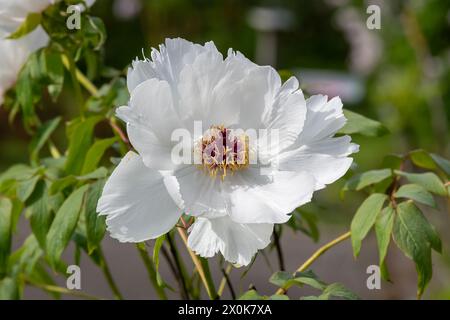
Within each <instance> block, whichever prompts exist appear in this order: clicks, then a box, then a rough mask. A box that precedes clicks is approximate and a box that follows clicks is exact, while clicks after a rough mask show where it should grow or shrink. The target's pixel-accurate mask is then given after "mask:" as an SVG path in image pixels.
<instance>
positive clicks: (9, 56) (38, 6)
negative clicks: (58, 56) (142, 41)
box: [0, 0, 95, 105]
mask: <svg viewBox="0 0 450 320" xmlns="http://www.w3.org/2000/svg"><path fill="white" fill-rule="evenodd" d="M55 2H57V1H55V0H0V105H1V104H3V100H4V94H5V92H6V91H7V90H9V89H10V88H11V87H12V86H13V85H14V83H15V82H16V80H17V75H18V74H19V72H20V69H21V68H22V67H23V65H24V64H25V62H26V61H27V59H28V57H29V56H30V54H32V53H33V52H35V51H36V50H39V49H40V48H43V47H45V46H46V45H47V43H48V40H49V39H48V36H47V34H46V33H45V31H44V30H43V29H42V27H41V26H38V27H37V28H36V29H35V30H33V31H32V32H31V33H30V34H28V35H26V36H24V37H22V38H20V39H17V40H8V39H6V38H7V37H8V36H9V35H10V34H12V33H13V32H14V31H15V30H17V28H18V27H19V26H20V25H21V24H22V23H23V22H24V21H25V20H26V18H27V16H28V15H29V14H30V13H34V12H42V11H43V10H45V9H46V8H47V7H48V6H49V5H51V4H54V3H55ZM94 2H95V0H88V1H86V4H87V5H88V6H91V5H92V4H93V3H94Z"/></svg>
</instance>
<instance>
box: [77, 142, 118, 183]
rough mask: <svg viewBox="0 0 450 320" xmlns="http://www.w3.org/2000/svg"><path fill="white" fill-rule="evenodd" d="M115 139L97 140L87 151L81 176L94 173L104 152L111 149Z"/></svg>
mask: <svg viewBox="0 0 450 320" xmlns="http://www.w3.org/2000/svg"><path fill="white" fill-rule="evenodd" d="M116 141H117V138H110V139H102V140H97V141H96V142H95V143H94V144H93V145H92V146H91V147H90V148H89V150H88V152H87V154H86V160H85V161H84V165H83V169H82V170H81V173H82V174H87V173H89V172H92V171H94V170H95V169H96V168H97V165H98V164H99V162H100V160H101V159H102V157H103V155H104V154H105V152H106V150H107V149H108V148H109V147H111V146H112V145H113V144H114V142H116Z"/></svg>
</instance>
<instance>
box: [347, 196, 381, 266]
mask: <svg viewBox="0 0 450 320" xmlns="http://www.w3.org/2000/svg"><path fill="white" fill-rule="evenodd" d="M386 199H387V196H386V195H384V194H379V193H374V194H372V195H370V196H369V197H368V198H367V199H366V200H365V201H364V202H363V203H362V204H361V206H360V207H359V209H358V210H357V211H356V213H355V216H354V217H353V220H352V224H351V226H350V230H351V233H352V247H353V255H354V256H355V257H357V256H358V255H359V251H360V250H361V242H362V240H363V239H364V238H365V237H366V235H367V233H368V232H369V230H370V229H371V228H372V226H373V225H374V223H375V221H376V219H377V215H378V213H379V212H380V211H381V208H382V207H383V204H384V203H385V201H386Z"/></svg>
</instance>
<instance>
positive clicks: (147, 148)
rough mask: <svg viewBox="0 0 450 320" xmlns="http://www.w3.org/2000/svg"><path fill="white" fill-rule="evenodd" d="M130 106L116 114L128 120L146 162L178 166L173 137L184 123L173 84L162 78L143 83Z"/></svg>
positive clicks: (159, 167) (132, 137)
mask: <svg viewBox="0 0 450 320" xmlns="http://www.w3.org/2000/svg"><path fill="white" fill-rule="evenodd" d="M129 105H130V106H125V107H120V108H118V109H117V111H116V113H117V115H118V117H119V118H121V119H122V120H124V121H125V122H127V132H128V136H129V138H130V141H131V144H132V145H133V146H134V147H135V148H136V150H137V151H139V154H140V155H141V156H142V158H143V160H144V163H145V164H146V165H147V166H148V167H150V168H154V169H157V170H170V169H172V168H174V167H175V163H173V161H172V158H171V152H172V147H173V145H174V143H175V142H174V141H172V139H171V137H172V133H173V132H174V130H176V129H179V128H181V127H182V126H181V123H180V120H179V119H178V116H177V114H176V113H175V111H174V106H173V99H172V93H171V90H170V87H169V84H168V83H167V82H166V81H161V80H158V79H150V80H146V81H144V82H142V83H141V84H139V85H138V86H137V87H136V88H135V90H134V91H133V93H132V95H131V100H130V103H129Z"/></svg>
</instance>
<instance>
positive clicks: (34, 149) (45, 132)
mask: <svg viewBox="0 0 450 320" xmlns="http://www.w3.org/2000/svg"><path fill="white" fill-rule="evenodd" d="M60 122H61V117H57V118H55V119H52V120H49V121H47V122H46V123H44V124H43V125H42V126H41V127H40V128H39V129H38V131H37V133H36V135H35V136H34V137H33V140H31V143H30V157H31V161H32V162H34V163H37V162H38V159H39V151H40V150H41V149H42V147H43V146H44V145H45V143H46V142H47V141H48V139H49V138H50V135H51V134H52V133H53V132H54V131H55V129H56V128H57V127H58V125H59V123H60Z"/></svg>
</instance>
